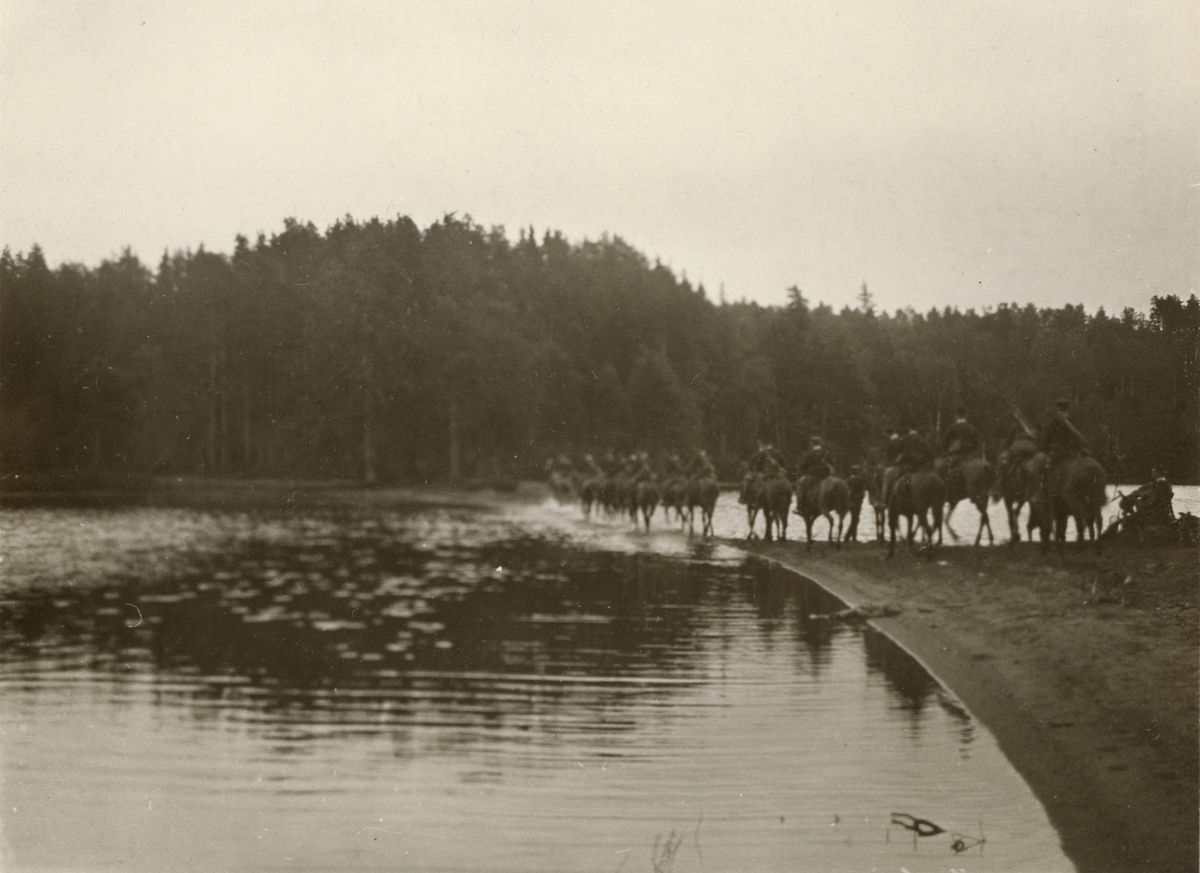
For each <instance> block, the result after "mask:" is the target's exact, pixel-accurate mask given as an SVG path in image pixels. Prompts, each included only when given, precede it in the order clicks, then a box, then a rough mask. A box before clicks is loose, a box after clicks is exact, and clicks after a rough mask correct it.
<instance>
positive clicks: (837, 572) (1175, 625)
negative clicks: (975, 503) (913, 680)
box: [737, 542, 1200, 873]
mask: <svg viewBox="0 0 1200 873" xmlns="http://www.w3.org/2000/svg"><path fill="white" fill-rule="evenodd" d="M737 544H738V545H741V546H745V547H746V548H748V549H749V550H750V551H752V552H754V553H757V554H760V555H762V556H764V557H766V558H768V559H771V560H776V561H779V562H780V563H782V564H784V565H786V566H788V567H791V568H793V569H795V570H796V571H798V572H800V573H802V574H803V575H805V576H807V577H809V578H810V579H813V580H814V581H816V582H818V583H820V584H821V585H823V586H824V587H826V588H827V589H829V590H830V591H832V592H833V593H834V594H836V595H837V596H839V597H840V598H841V599H843V600H844V601H845V602H846V603H847V604H849V605H850V606H864V605H884V604H890V605H894V606H895V607H898V608H899V609H900V612H899V614H897V615H894V616H889V617H885V618H877V619H873V620H872V623H873V624H874V625H875V626H876V627H877V628H879V629H880V630H882V631H884V632H885V633H887V634H888V635H889V636H891V637H892V638H893V639H894V640H896V641H897V642H898V643H900V644H901V645H902V646H904V647H905V648H906V649H908V650H909V651H910V652H912V653H913V654H914V655H916V656H917V657H918V658H919V659H920V660H921V661H923V662H924V663H925V665H926V666H927V667H928V668H929V669H930V670H931V671H932V672H933V673H934V674H935V675H936V676H937V677H938V678H939V679H940V680H941V681H942V682H943V683H944V684H946V685H947V686H948V687H949V688H951V689H952V690H953V692H954V693H955V694H956V695H957V696H958V697H959V698H960V699H961V700H962V701H963V702H964V703H965V704H966V705H967V707H968V708H969V709H970V710H971V711H972V712H973V713H974V714H975V716H976V717H978V718H979V719H980V720H981V721H982V722H983V723H984V724H985V725H986V726H987V727H988V729H989V730H991V732H992V733H993V734H994V735H995V737H996V739H997V741H998V742H999V744H1000V747H1001V749H1003V751H1004V753H1005V755H1007V756H1008V758H1009V760H1011V761H1012V763H1013V765H1014V766H1015V767H1016V769H1017V770H1018V771H1019V772H1020V773H1021V774H1022V775H1023V776H1024V778H1025V780H1026V781H1027V782H1028V783H1029V785H1030V787H1031V788H1032V789H1033V791H1034V793H1035V794H1036V795H1037V796H1038V798H1039V799H1040V800H1041V801H1042V803H1043V804H1044V805H1045V807H1046V810H1047V812H1048V814H1049V816H1050V820H1051V821H1052V822H1053V823H1054V825H1055V827H1056V828H1057V829H1058V830H1059V833H1060V834H1061V835H1062V841H1063V848H1064V850H1065V851H1066V853H1067V855H1068V856H1069V857H1070V858H1071V859H1072V860H1073V861H1074V862H1075V864H1076V866H1077V867H1078V869H1079V870H1080V871H1081V873H1091V871H1142V870H1145V871H1156V873H1163V871H1188V873H1194V871H1196V870H1197V869H1198V864H1200V861H1198V846H1200V827H1198V816H1200V798H1198V786H1200V771H1198V767H1197V759H1198V725H1200V709H1198V697H1200V660H1198V657H1200V648H1198V640H1200V620H1198V612H1197V604H1198V602H1200V562H1198V560H1197V555H1196V554H1195V553H1194V552H1189V551H1186V550H1183V549H1174V550H1163V549H1133V548H1124V549H1108V550H1107V551H1106V553H1105V554H1104V555H1103V556H1101V557H1097V556H1095V555H1094V554H1092V553H1090V552H1088V553H1081V552H1080V551H1078V550H1076V549H1067V550H1066V551H1065V552H1064V553H1062V554H1054V553H1051V554H1049V555H1042V554H1041V553H1040V552H1039V551H1038V549H1037V548H1036V547H1034V546H1030V545H1028V544H1023V545H1020V546H1016V547H1011V546H1005V547H995V548H991V549H973V548H945V549H942V550H941V551H940V552H939V553H937V554H936V555H935V557H934V558H933V560H926V559H924V558H918V557H915V556H913V555H910V554H905V553H902V552H901V553H898V554H897V556H896V558H894V559H892V560H890V561H889V560H887V559H886V558H884V556H883V555H884V553H883V550H882V549H881V548H879V547H877V546H875V545H864V544H859V545H852V546H850V547H848V548H846V549H843V550H841V551H834V550H831V549H829V548H828V546H814V548H813V551H811V552H809V551H807V550H806V549H805V548H804V546H803V545H799V544H795V543H786V544H764V543H761V542H756V543H753V544H750V545H747V544H745V543H741V542H738V543H737Z"/></svg>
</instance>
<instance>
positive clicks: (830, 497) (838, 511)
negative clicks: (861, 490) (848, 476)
mask: <svg viewBox="0 0 1200 873" xmlns="http://www.w3.org/2000/svg"><path fill="white" fill-rule="evenodd" d="M849 512H850V486H849V485H847V484H846V480H845V479H842V478H841V477H840V476H826V477H825V478H823V479H818V478H817V477H816V476H801V477H800V481H799V482H797V483H796V515H798V516H800V517H801V518H803V519H804V530H805V533H806V534H807V537H808V548H809V549H811V548H812V526H813V522H814V521H816V520H817V518H818V516H824V518H825V520H826V521H827V522H828V523H829V543H830V545H833V546H834V547H835V548H841V545H842V528H843V526H844V524H845V520H846V515H847V514H848V513H849ZM835 515H836V516H837V534H836V536H835V535H834V524H833V517H834V516H835Z"/></svg>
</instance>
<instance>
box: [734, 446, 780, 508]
mask: <svg viewBox="0 0 1200 873" xmlns="http://www.w3.org/2000/svg"><path fill="white" fill-rule="evenodd" d="M787 472H788V470H787V462H786V461H785V460H784V458H783V453H782V452H780V451H779V449H777V448H775V447H774V446H773V445H771V444H770V443H764V442H763V441H762V440H759V442H758V451H756V452H755V453H754V457H752V458H751V459H750V463H749V465H748V466H747V468H746V475H745V476H744V477H743V478H742V490H741V493H740V494H739V495H738V503H745V502H746V495H747V494H748V493H749V492H750V487H751V485H752V484H753V483H754V479H755V477H759V478H761V479H770V478H774V477H775V476H786V475H787Z"/></svg>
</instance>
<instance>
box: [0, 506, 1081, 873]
mask: <svg viewBox="0 0 1200 873" xmlns="http://www.w3.org/2000/svg"><path fill="white" fill-rule="evenodd" d="M0 523H2V524H3V532H4V537H5V539H4V559H5V560H4V564H3V566H4V567H5V581H4V586H3V601H2V603H0V608H2V612H0V619H2V621H3V624H2V625H0V692H2V693H3V694H4V699H5V706H4V708H3V715H2V717H0V729H2V730H3V737H4V759H3V765H2V767H3V769H2V772H3V778H4V782H3V791H4V795H3V804H4V809H5V810H6V811H7V812H6V814H5V816H4V821H3V838H4V841H5V845H4V850H5V855H6V858H5V860H6V861H7V865H6V868H5V869H15V870H23V869H46V868H54V869H78V870H102V869H117V868H120V869H122V870H162V869H168V868H169V869H176V870H179V869H194V870H212V869H238V870H259V869H275V868H283V869H310V870H324V869H329V868H330V867H333V866H353V867H355V868H356V869H358V868H368V869H397V868H403V869H422V870H471V869H477V870H533V869H541V870H575V869H578V870H618V869H626V870H640V869H645V870H653V869H655V865H656V864H657V866H658V867H660V868H663V867H665V866H666V864H667V861H668V860H669V861H670V865H671V868H672V869H674V870H677V871H682V870H701V869H702V870H705V871H713V870H741V869H748V868H753V869H776V868H778V869H797V868H800V869H804V868H809V869H828V870H836V869H845V870H858V869H870V868H871V867H872V866H879V865H886V866H883V867H881V868H880V869H899V866H900V865H903V866H904V867H905V868H906V869H908V870H910V871H913V873H916V871H918V870H925V869H928V870H945V869H948V864H949V862H950V861H951V860H953V862H954V863H953V866H955V867H957V868H959V869H970V870H984V869H1012V868H1013V867H1014V866H1016V867H1020V866H1022V865H1024V866H1025V867H1026V868H1028V867H1030V866H1033V867H1036V868H1037V869H1063V870H1065V869H1070V864H1069V863H1068V862H1067V861H1066V860H1065V859H1064V858H1063V857H1062V856H1061V853H1060V851H1059V849H1058V845H1057V839H1056V836H1055V835H1054V833H1053V832H1052V831H1051V830H1050V828H1049V826H1048V824H1047V823H1046V821H1045V815H1044V812H1043V811H1042V809H1041V807H1040V806H1039V805H1038V804H1037V803H1036V801H1035V800H1034V799H1033V798H1032V797H1031V796H1030V795H1029V793H1028V790H1027V788H1026V787H1025V786H1024V784H1023V783H1022V782H1021V781H1020V780H1019V778H1017V777H1016V775H1015V774H1014V773H1013V772H1012V771H1011V769H1010V768H1009V767H1008V765H1007V763H1006V762H1005V761H1004V760H1003V758H1002V757H1001V756H1000V755H999V753H998V751H997V750H996V748H995V744H994V742H993V741H992V740H991V738H990V736H988V735H987V734H986V732H984V731H982V730H981V729H979V728H978V727H977V726H976V725H975V723H974V721H973V719H971V717H970V716H969V715H968V714H967V713H965V712H964V711H963V710H962V709H961V707H960V706H959V705H957V704H956V703H955V701H954V700H953V699H952V698H950V697H949V696H948V695H947V694H945V692H944V691H942V690H941V689H940V688H939V687H938V686H937V685H936V683H934V682H933V681H932V680H931V679H930V678H929V677H928V675H927V674H925V673H924V672H923V671H922V670H921V669H920V668H919V666H918V665H916V664H915V663H914V662H913V661H912V660H911V659H910V658H909V657H908V656H907V655H906V654H905V653H903V652H902V651H900V650H899V649H898V648H896V647H895V646H894V645H893V644H891V643H890V641H888V640H887V639H886V638H883V637H882V636H880V635H877V634H874V633H865V634H864V633H863V632H861V631H857V630H854V629H851V628H847V627H845V626H842V625H839V624H837V623H833V622H830V621H828V620H825V619H821V618H819V617H814V616H819V615H820V614H822V613H828V612H830V611H833V610H835V609H837V608H838V607H839V606H840V604H838V603H837V602H835V601H833V600H831V599H830V598H829V597H828V596H827V595H825V594H824V593H823V592H822V591H820V590H819V589H817V588H815V587H813V586H808V585H804V584H800V583H799V581H798V580H796V579H795V577H793V576H791V575H790V574H788V573H786V572H784V571H781V570H778V569H773V568H772V567H770V566H769V565H766V564H763V563H761V562H747V561H746V560H745V559H744V558H743V557H742V555H741V554H740V553H738V552H737V551H735V550H732V549H729V548H727V547H725V546H722V545H719V544H716V545H714V544H703V543H698V542H691V543H689V542H688V541H686V540H685V539H684V538H682V537H680V536H678V535H677V534H674V533H666V532H661V533H656V534H653V535H650V536H646V535H644V534H643V535H639V534H634V533H631V532H629V531H626V530H624V529H620V528H618V527H617V526H615V525H603V524H600V525H584V524H582V523H581V522H579V521H577V520H575V518H574V517H573V515H572V514H571V513H570V512H567V511H561V512H560V511H558V510H555V509H554V508H552V507H533V508H513V509H507V510H504V511H481V510H466V509H454V510H451V509H429V508H424V509H415V508H414V509H412V510H404V511H401V510H393V511H379V510H373V511H371V512H369V513H368V512H350V511H347V512H344V513H340V514H333V513H310V514H293V515H283V514H257V515H256V514H220V513H213V514H202V513H191V512H182V511H174V510H130V511H127V512H107V513H106V512H102V511H93V512H82V511H67V510H57V511H40V510H39V511H34V510H30V511H10V512H4V513H0ZM898 810H903V811H907V812H909V813H912V814H916V815H918V816H921V817H925V818H929V819H931V820H933V821H936V822H938V823H939V824H941V825H942V826H944V827H946V829H947V831H954V830H957V831H960V832H963V833H965V834H967V835H972V836H973V835H976V834H977V833H978V832H979V831H980V828H983V829H985V830H986V832H987V843H986V844H985V845H986V851H983V852H981V851H980V850H979V848H976V849H974V850H973V851H972V852H971V853H964V854H963V855H954V854H953V853H952V852H951V850H950V845H951V839H950V836H949V834H945V835H941V838H940V839H937V840H935V839H933V838H930V839H928V840H922V841H921V844H920V845H918V846H916V847H915V848H914V846H913V842H912V840H911V839H909V837H910V836H911V835H910V834H907V833H906V832H903V831H902V830H900V829H897V828H895V827H889V816H890V814H891V813H892V812H894V811H898ZM671 846H674V848H673V849H670V847H671ZM668 851H670V852H671V853H672V854H671V856H670V858H668V857H667V852H668Z"/></svg>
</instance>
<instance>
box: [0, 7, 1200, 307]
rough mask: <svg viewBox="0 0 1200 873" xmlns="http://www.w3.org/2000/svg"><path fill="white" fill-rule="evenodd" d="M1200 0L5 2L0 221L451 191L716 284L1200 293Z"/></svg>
mask: <svg viewBox="0 0 1200 873" xmlns="http://www.w3.org/2000/svg"><path fill="white" fill-rule="evenodd" d="M1197 46H1200V4H1198V3H1196V2H1194V0H1139V2H1138V3H1128V2H1114V0H1087V2H1072V0H1064V2H1054V3H1046V2H1045V0H1031V2H1025V0H1013V2H1007V3H995V2H976V0H955V2H941V0H869V2H862V0H830V2H810V3H800V2H794V0H792V2H752V0H751V2H702V0H685V2H650V0H642V2H623V0H608V2H605V3H596V2H586V3H582V2H575V0H553V2H511V3H510V2H490V3H483V2H478V3H468V2H454V0H438V2H433V3H431V2H428V0H423V2H420V3H416V2H414V3H407V2H386V3H385V2H375V3H356V2H348V0H339V2H328V3H326V2H305V0H289V2H277V0H261V2H247V0H239V2H233V3H225V2H213V0H204V2H183V0H173V2H171V3H138V2H78V3H75V2H35V0H0V244H3V245H4V246H7V247H9V248H10V249H11V250H13V251H14V252H17V251H28V250H29V248H30V247H31V246H32V245H33V244H35V243H36V244H39V245H40V246H41V247H42V249H43V251H44V253H45V255H46V258H47V260H48V261H49V262H50V263H51V264H52V265H54V264H58V263H62V262H80V263H84V264H87V265H89V266H94V265H97V264H99V263H100V261H101V260H103V259H104V258H109V257H115V256H117V255H119V254H120V252H121V251H122V250H123V249H124V248H125V247H126V246H129V247H131V248H132V250H133V251H134V252H135V253H136V254H137V255H138V256H140V257H141V258H142V259H143V261H145V262H147V263H148V264H149V265H151V266H154V265H156V264H157V263H158V259H159V257H160V256H161V254H162V253H163V251H164V250H172V251H174V250H177V249H193V250H194V249H196V248H197V247H199V246H200V245H204V247H205V248H206V249H209V250H210V251H222V252H229V251H232V248H233V244H234V238H235V236H236V235H237V234H244V235H246V236H248V237H250V238H251V239H253V238H254V237H255V236H256V235H257V234H258V233H259V232H262V233H265V234H267V235H268V236H270V235H271V234H273V233H277V232H280V231H281V230H282V228H283V220H284V219H285V218H287V217H295V218H298V219H300V220H302V221H311V222H312V223H313V224H315V225H316V226H317V227H318V228H319V229H321V230H324V229H325V228H326V227H328V226H329V225H330V224H332V223H333V222H334V221H336V220H338V219H339V218H341V217H344V216H346V215H350V216H353V217H354V218H356V219H359V220H365V219H369V218H372V217H375V216H378V217H380V218H391V217H395V216H397V215H407V216H410V217H412V218H413V220H414V221H416V222H417V224H418V225H420V226H421V227H426V226H428V225H429V224H431V223H432V222H434V221H437V220H439V219H440V218H441V217H442V216H443V215H445V214H446V213H451V212H453V213H457V214H458V215H459V216H460V217H461V216H463V215H470V216H472V217H473V218H474V220H475V221H476V222H477V223H479V224H481V225H483V226H485V227H493V226H503V227H505V228H506V230H507V233H508V235H509V238H510V239H513V240H515V239H516V238H517V236H518V233H519V231H520V229H522V228H529V227H533V228H534V230H535V232H536V233H537V235H538V236H539V237H540V236H541V235H542V234H543V233H545V231H546V230H547V229H553V230H558V231H561V232H562V233H563V234H564V235H565V236H566V237H567V238H568V239H569V240H571V241H572V242H580V241H582V240H583V239H597V238H599V237H600V236H601V235H602V234H605V233H607V234H610V235H613V236H619V237H621V238H622V239H624V240H625V241H626V242H628V243H629V244H630V245H632V246H633V247H635V248H637V249H638V250H639V251H642V252H643V253H645V254H646V255H647V256H648V257H649V258H650V259H651V260H655V259H658V260H661V261H662V263H664V264H666V265H668V266H670V267H671V268H672V269H673V270H674V271H675V272H676V274H677V275H680V276H683V275H686V276H687V278H688V279H689V280H690V281H691V282H692V283H693V284H701V283H702V284H703V285H704V286H705V289H706V291H707V292H708V294H709V296H710V297H711V298H712V299H718V298H719V297H720V295H721V294H722V293H723V294H724V297H725V299H728V300H731V301H732V300H740V299H748V300H755V301H758V302H760V303H763V304H766V305H776V304H782V303H784V302H785V301H786V300H787V289H788V288H789V287H790V286H793V285H794V286H797V287H799V288H800V289H801V291H802V292H803V293H804V295H805V297H806V298H808V299H809V300H811V301H824V302H827V303H829V304H831V305H833V306H834V307H835V308H841V307H842V306H855V305H857V298H858V295H859V293H860V290H861V287H862V285H863V283H864V282H865V283H866V284H867V286H868V289H869V291H870V293H871V295H872V296H873V298H874V301H875V303H876V305H877V306H879V307H881V308H883V309H885V310H888V311H892V310H895V309H899V308H903V307H910V306H911V307H913V308H915V309H917V310H919V311H925V310H927V309H929V308H931V307H939V308H940V307H944V306H956V307H958V308H960V309H967V308H976V309H984V308H986V307H989V306H994V305H997V304H1000V303H1018V304H1022V305H1023V304H1025V303H1034V304H1037V305H1039V306H1061V305H1064V304H1067V303H1072V304H1078V303H1083V304H1085V305H1086V306H1087V308H1088V309H1089V310H1093V309H1095V308H1097V307H1099V306H1104V307H1105V308H1106V309H1107V310H1109V311H1110V312H1114V311H1119V310H1121V309H1123V308H1124V307H1126V306H1132V307H1134V308H1135V309H1138V310H1140V311H1146V310H1148V308H1149V302H1150V297H1151V295H1155V294H1158V295H1161V294H1179V295H1181V296H1184V297H1186V296H1187V295H1189V294H1192V293H1200V60H1197V58H1198V57H1200V53H1198V52H1197Z"/></svg>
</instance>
